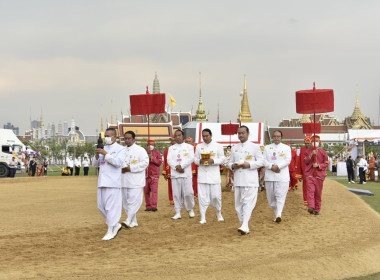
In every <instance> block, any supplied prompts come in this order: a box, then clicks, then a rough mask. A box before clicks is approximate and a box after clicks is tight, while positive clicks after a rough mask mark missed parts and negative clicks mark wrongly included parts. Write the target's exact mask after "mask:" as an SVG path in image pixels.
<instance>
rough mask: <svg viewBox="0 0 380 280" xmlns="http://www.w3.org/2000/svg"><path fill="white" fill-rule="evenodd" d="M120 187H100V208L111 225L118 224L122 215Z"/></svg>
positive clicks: (98, 198)
mask: <svg viewBox="0 0 380 280" xmlns="http://www.w3.org/2000/svg"><path fill="white" fill-rule="evenodd" d="M120 192H121V191H120V188H104V187H101V188H98V193H97V202H98V209H99V211H100V213H102V215H103V218H104V220H105V221H106V224H107V225H108V226H109V227H114V226H116V225H117V224H118V223H119V221H120V217H121V193H120Z"/></svg>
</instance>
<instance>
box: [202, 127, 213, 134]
mask: <svg viewBox="0 0 380 280" xmlns="http://www.w3.org/2000/svg"><path fill="white" fill-rule="evenodd" d="M202 132H208V133H210V135H211V136H212V132H211V129H209V128H205V129H203V130H202Z"/></svg>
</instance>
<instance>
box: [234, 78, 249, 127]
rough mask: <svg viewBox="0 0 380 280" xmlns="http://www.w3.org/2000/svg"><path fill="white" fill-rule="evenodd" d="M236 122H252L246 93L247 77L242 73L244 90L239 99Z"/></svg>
mask: <svg viewBox="0 0 380 280" xmlns="http://www.w3.org/2000/svg"><path fill="white" fill-rule="evenodd" d="M238 122H240V123H242V122H244V123H251V122H253V120H252V117H251V111H250V110H249V104H248V94H247V79H246V76H245V75H244V92H243V98H242V100H241V107H240V110H239V117H238Z"/></svg>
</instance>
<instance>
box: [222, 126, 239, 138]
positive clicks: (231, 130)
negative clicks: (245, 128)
mask: <svg viewBox="0 0 380 280" xmlns="http://www.w3.org/2000/svg"><path fill="white" fill-rule="evenodd" d="M238 128H239V124H237V123H229V124H222V135H234V134H236V133H237V130H238Z"/></svg>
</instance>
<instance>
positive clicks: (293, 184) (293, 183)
mask: <svg viewBox="0 0 380 280" xmlns="http://www.w3.org/2000/svg"><path fill="white" fill-rule="evenodd" d="M287 145H288V146H290V144H289V143H287ZM291 153H292V160H291V161H290V164H289V175H290V181H289V191H294V190H296V189H297V183H298V179H297V176H296V175H297V174H296V168H297V150H296V149H295V148H293V149H291Z"/></svg>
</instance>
